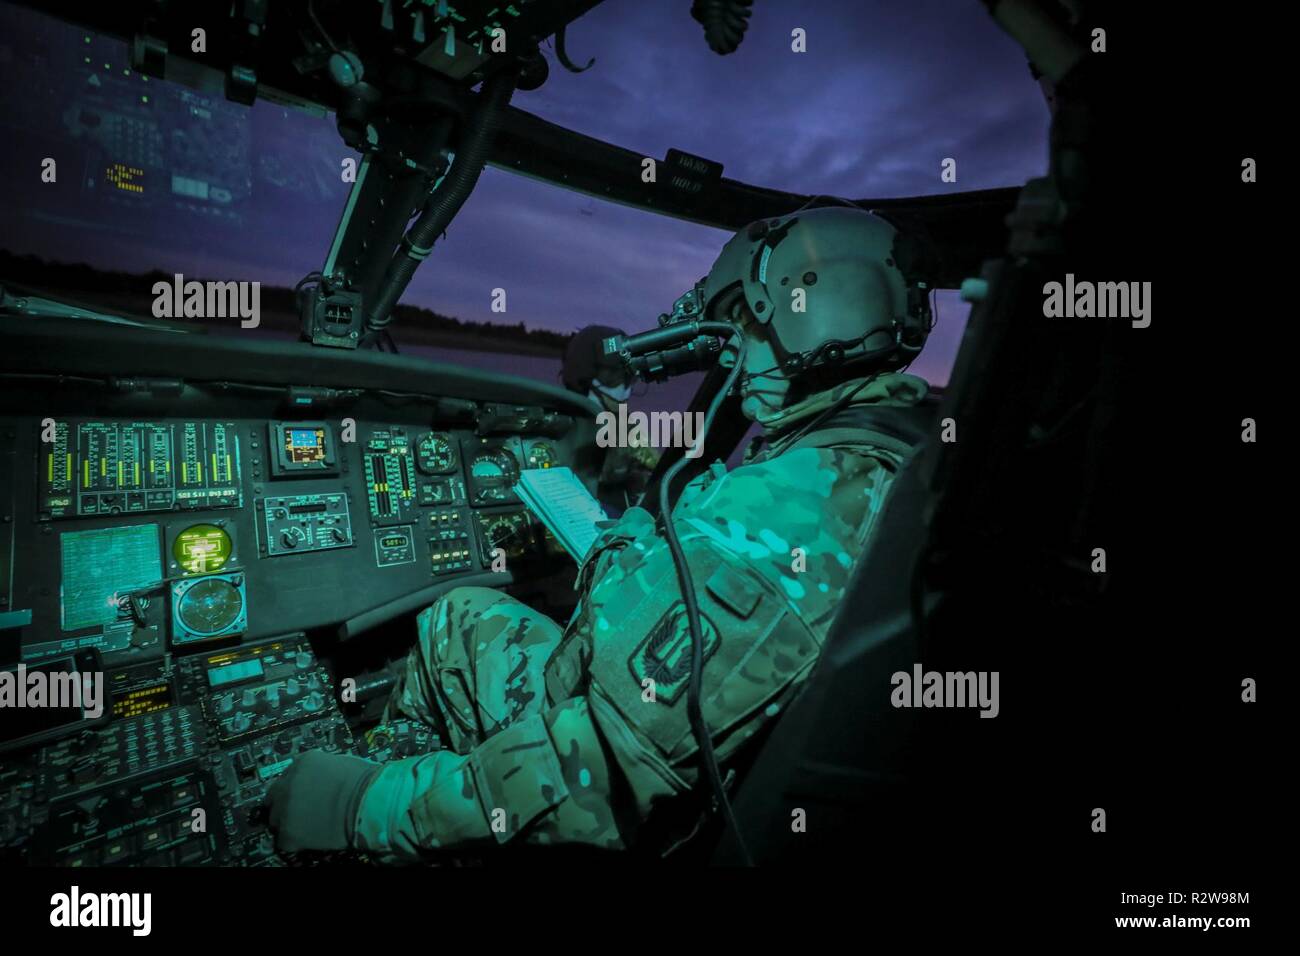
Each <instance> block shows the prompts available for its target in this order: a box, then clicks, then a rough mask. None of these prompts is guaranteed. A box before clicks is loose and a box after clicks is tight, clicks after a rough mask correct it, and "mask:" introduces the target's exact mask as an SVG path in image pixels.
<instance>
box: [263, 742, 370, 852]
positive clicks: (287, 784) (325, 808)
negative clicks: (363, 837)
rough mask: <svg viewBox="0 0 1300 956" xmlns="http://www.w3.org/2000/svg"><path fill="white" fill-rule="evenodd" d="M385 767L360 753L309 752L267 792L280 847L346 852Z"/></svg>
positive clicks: (296, 760) (294, 849)
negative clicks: (366, 798) (364, 802)
mask: <svg viewBox="0 0 1300 956" xmlns="http://www.w3.org/2000/svg"><path fill="white" fill-rule="evenodd" d="M379 770H380V765H379V764H377V763H372V762H371V761H369V760H362V759H361V758H360V757H351V756H346V755H344V754H331V753H326V752H325V751H323V750H309V751H307V752H306V753H304V754H301V755H299V756H298V757H297V758H296V759H295V760H294V762H293V766H291V767H290V768H289V769H288V770H286V771H285V772H284V773H283V774H282V775H281V776H280V778H279V779H278V780H276V781H275V783H274V784H272V785H271V790H270V793H268V794H267V802H268V803H269V804H270V810H271V812H270V823H271V829H272V830H274V831H276V845H277V846H279V848H280V849H281V850H284V851H285V852H288V853H293V852H296V851H298V850H346V849H347V848H348V847H349V846H351V844H352V831H353V827H354V826H355V825H356V819H357V811H358V810H359V809H360V808H361V796H362V794H364V793H365V789H366V785H367V784H369V783H370V781H371V780H372V779H373V778H374V776H375V775H376V774H377V773H378V772H379Z"/></svg>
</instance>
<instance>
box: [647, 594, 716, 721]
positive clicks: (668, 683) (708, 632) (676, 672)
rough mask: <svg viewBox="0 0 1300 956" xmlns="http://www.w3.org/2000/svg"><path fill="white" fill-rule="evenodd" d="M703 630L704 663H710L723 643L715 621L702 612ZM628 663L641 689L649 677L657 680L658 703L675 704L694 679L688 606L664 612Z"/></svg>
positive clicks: (674, 607) (656, 694) (678, 606)
mask: <svg viewBox="0 0 1300 956" xmlns="http://www.w3.org/2000/svg"><path fill="white" fill-rule="evenodd" d="M700 629H701V630H702V631H703V632H704V660H705V662H707V661H708V659H709V658H710V657H712V656H713V653H714V651H716V650H717V649H718V645H719V644H720V643H721V640H720V639H719V638H718V630H717V628H715V627H714V626H713V622H712V621H710V620H709V619H708V617H707V616H705V615H704V614H703V613H702V612H701V614H700ZM627 663H628V667H629V668H630V669H631V671H632V676H633V677H635V678H636V682H637V686H638V687H641V688H645V687H646V686H648V685H647V684H646V683H645V681H646V679H647V678H648V679H649V680H652V681H654V693H655V700H656V701H661V702H663V703H665V704H672V703H673V702H675V701H676V700H677V698H678V697H679V696H680V695H681V693H682V691H684V690H685V689H686V687H687V685H688V684H689V683H690V677H691V627H690V623H689V621H688V620H687V617H686V606H685V605H684V604H682V602H681V601H678V602H677V603H675V604H674V605H673V606H672V607H670V608H669V609H668V610H667V611H665V612H664V616H663V617H661V618H660V619H659V620H658V621H657V622H656V623H655V626H654V627H653V628H651V629H650V634H649V635H648V636H647V637H646V639H645V640H644V641H642V642H641V643H640V644H639V645H638V646H637V648H636V650H634V651H633V652H632V656H631V657H630V658H628V662H627Z"/></svg>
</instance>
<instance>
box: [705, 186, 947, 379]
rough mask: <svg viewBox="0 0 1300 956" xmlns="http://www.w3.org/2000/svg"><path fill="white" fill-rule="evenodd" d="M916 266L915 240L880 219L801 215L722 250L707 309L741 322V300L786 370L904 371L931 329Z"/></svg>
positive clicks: (708, 287) (758, 226)
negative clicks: (913, 270)
mask: <svg viewBox="0 0 1300 956" xmlns="http://www.w3.org/2000/svg"><path fill="white" fill-rule="evenodd" d="M918 261H919V254H918V247H917V245H916V243H915V242H914V241H912V240H910V239H908V238H905V237H904V235H903V234H902V233H900V232H899V230H898V229H896V228H895V227H894V226H893V225H892V224H891V223H889V222H888V221H886V220H885V219H883V218H881V217H880V216H878V215H876V214H875V213H871V212H868V211H867V210H865V209H860V208H858V207H855V206H824V207H820V208H816V209H803V210H800V211H799V212H795V213H791V214H790V215H788V216H782V217H780V218H777V219H762V220H759V221H758V222H754V223H751V224H750V225H749V226H747V227H746V228H744V229H742V230H741V231H740V232H738V233H737V234H736V235H735V236H733V237H732V238H731V240H730V241H728V242H727V244H726V245H725V246H723V247H722V252H721V253H720V254H719V255H718V259H717V261H716V262H715V263H714V264H713V268H712V269H711V270H709V274H708V276H707V277H706V278H705V279H704V282H703V284H702V287H701V290H700V305H701V312H702V314H703V316H704V317H705V318H707V319H720V320H724V321H735V319H736V318H737V316H738V315H739V313H740V305H741V303H742V302H743V303H744V304H745V305H747V306H748V307H749V311H750V313H751V314H752V315H753V317H754V318H755V319H756V320H757V321H758V322H759V323H761V324H762V325H764V326H766V328H767V332H768V336H769V341H771V343H772V348H773V351H774V352H775V353H776V357H777V359H778V361H780V362H781V363H782V367H783V368H784V370H785V371H786V373H787V374H792V375H793V374H798V373H800V372H803V371H808V370H812V369H817V368H826V367H830V366H840V365H849V364H852V365H854V366H855V367H858V368H860V369H861V370H862V371H864V372H868V371H884V370H889V369H894V368H899V367H901V366H903V365H906V364H907V363H909V362H911V361H912V359H914V358H915V357H916V355H917V353H918V352H920V351H921V348H922V346H924V344H925V339H926V336H927V335H929V333H930V326H931V321H930V307H929V296H928V291H927V287H926V284H925V283H924V282H922V281H919V280H918V279H917V277H915V276H909V275H908V274H906V273H905V271H904V270H905V269H910V268H912V265H913V264H914V263H916V262H918Z"/></svg>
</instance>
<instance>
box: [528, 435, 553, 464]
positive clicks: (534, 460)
mask: <svg viewBox="0 0 1300 956" xmlns="http://www.w3.org/2000/svg"><path fill="white" fill-rule="evenodd" d="M559 463H560V455H559V452H557V451H556V450H555V446H554V445H552V444H551V443H550V442H547V441H539V442H535V443H534V444H533V445H532V447H530V448H529V449H528V467H529V468H554V467H555V466H556V465H558V464H559Z"/></svg>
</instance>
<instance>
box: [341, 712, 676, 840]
mask: <svg viewBox="0 0 1300 956" xmlns="http://www.w3.org/2000/svg"><path fill="white" fill-rule="evenodd" d="M613 716H614V715H613V712H612V709H611V708H610V707H609V704H608V703H607V702H606V701H604V700H602V699H600V698H599V696H596V697H594V698H590V699H589V698H588V697H585V696H584V697H573V698H570V699H569V700H566V701H562V702H560V703H558V704H556V705H554V706H552V707H550V708H549V709H548V710H546V711H545V712H544V713H541V714H537V715H534V716H532V717H528V718H526V719H524V720H520V721H517V722H515V723H513V724H511V725H510V726H509V727H507V728H505V729H504V730H502V731H501V732H500V733H498V734H496V735H494V736H493V737H491V738H489V739H488V740H486V741H484V742H483V743H482V744H480V745H479V746H477V747H476V748H474V749H473V750H472V751H470V752H469V753H468V754H457V753H454V752H452V751H439V752H437V753H433V754H429V755H427V756H423V757H411V758H407V759H404V760H396V761H393V762H392V763H389V764H387V765H385V766H384V768H383V770H382V771H380V773H379V775H378V777H377V778H376V779H375V780H374V781H373V782H372V783H371V784H370V785H369V787H368V788H367V790H366V793H365V795H364V797H363V798H362V803H361V809H360V811H359V813H358V817H357V828H356V846H357V848H358V849H361V850H365V851H367V852H370V853H372V854H374V855H376V856H378V857H380V858H381V859H384V860H388V861H401V860H408V861H414V860H419V859H421V858H423V857H424V856H425V855H426V853H429V852H436V851H439V850H443V851H446V850H461V851H463V850H471V849H475V848H481V847H490V846H494V845H496V844H501V843H506V842H509V841H516V839H517V842H523V843H528V844H538V845H545V844H558V843H567V844H585V845H588V846H593V847H600V848H607V849H622V848H624V847H626V846H627V845H628V842H629V841H628V839H625V836H624V834H625V833H628V834H630V832H631V828H634V827H635V825H636V822H637V821H638V820H639V819H640V818H641V817H642V816H644V815H645V814H646V813H648V812H649V804H650V803H651V802H653V801H656V800H658V799H660V798H662V797H666V796H669V795H671V794H672V793H674V792H677V791H679V790H681V789H684V786H685V785H684V784H683V783H682V781H680V780H679V779H676V778H675V776H674V775H673V774H672V773H671V772H670V771H668V770H667V768H666V767H663V766H658V765H656V763H655V762H653V761H643V762H640V763H639V764H638V763H637V762H629V761H620V762H616V761H613V760H611V751H613V750H620V751H625V752H626V751H628V750H629V748H631V749H632V750H636V749H638V748H637V747H636V745H635V743H634V741H632V740H631V739H630V738H631V734H630V732H629V731H628V730H627V728H626V727H625V726H624V725H623V723H622V722H621V721H620V720H618V719H611V718H613ZM599 724H604V725H605V726H604V727H600V726H598V725H599ZM629 776H630V777H631V778H632V779H631V780H630V781H629V780H628V779H627V778H628V777H629ZM615 778H620V779H619V780H618V782H617V785H616V781H615ZM616 786H617V788H619V789H624V788H625V789H626V790H628V791H631V792H633V793H635V794H636V797H635V801H634V803H633V804H631V805H627V806H625V807H624V806H620V807H618V808H617V811H616V808H615V803H614V801H613V800H612V799H611V794H612V793H613V792H614V790H615V789H616Z"/></svg>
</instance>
